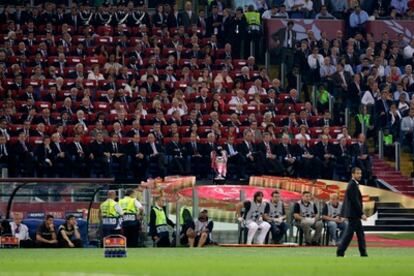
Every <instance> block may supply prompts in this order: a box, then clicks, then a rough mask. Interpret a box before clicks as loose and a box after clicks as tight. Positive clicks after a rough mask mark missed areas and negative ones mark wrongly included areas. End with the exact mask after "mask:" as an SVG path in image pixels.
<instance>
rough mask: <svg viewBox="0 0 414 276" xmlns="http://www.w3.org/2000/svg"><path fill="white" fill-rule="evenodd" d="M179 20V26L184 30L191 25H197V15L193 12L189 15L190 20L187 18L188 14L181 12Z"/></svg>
mask: <svg viewBox="0 0 414 276" xmlns="http://www.w3.org/2000/svg"><path fill="white" fill-rule="evenodd" d="M179 17H180V19H181V24H182V25H183V26H184V27H185V28H189V27H191V25H193V24H196V25H197V23H198V15H197V13H195V12H192V13H191V18H190V17H189V16H188V13H187V12H185V11H182V12H181V13H180V16H179Z"/></svg>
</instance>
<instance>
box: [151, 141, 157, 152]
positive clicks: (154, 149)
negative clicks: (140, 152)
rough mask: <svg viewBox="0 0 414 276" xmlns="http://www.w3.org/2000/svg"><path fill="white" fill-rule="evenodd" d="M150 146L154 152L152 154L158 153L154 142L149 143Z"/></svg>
mask: <svg viewBox="0 0 414 276" xmlns="http://www.w3.org/2000/svg"><path fill="white" fill-rule="evenodd" d="M151 147H152V151H153V152H154V154H158V151H157V147H156V146H155V144H154V143H152V144H151Z"/></svg>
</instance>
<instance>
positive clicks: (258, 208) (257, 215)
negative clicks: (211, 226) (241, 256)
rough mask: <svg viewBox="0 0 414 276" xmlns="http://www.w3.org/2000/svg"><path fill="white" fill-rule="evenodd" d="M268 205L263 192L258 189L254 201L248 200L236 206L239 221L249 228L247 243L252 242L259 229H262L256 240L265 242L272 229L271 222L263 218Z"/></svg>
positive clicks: (261, 242)
mask: <svg viewBox="0 0 414 276" xmlns="http://www.w3.org/2000/svg"><path fill="white" fill-rule="evenodd" d="M266 205H267V204H266V203H265V202H263V193H262V192H260V191H258V192H255V193H254V195H253V200H252V201H250V200H247V201H245V202H241V203H239V204H237V206H236V215H237V219H238V221H239V222H240V223H244V224H245V226H246V227H247V229H248V233H247V242H246V243H247V244H252V242H253V238H254V236H255V234H256V232H257V230H260V234H259V235H258V236H257V240H256V241H257V243H258V244H263V243H264V240H265V238H266V235H267V232H269V229H270V224H269V223H268V222H266V221H264V220H263V214H264V213H265V208H266ZM242 208H244V212H243V216H242V214H241V211H242Z"/></svg>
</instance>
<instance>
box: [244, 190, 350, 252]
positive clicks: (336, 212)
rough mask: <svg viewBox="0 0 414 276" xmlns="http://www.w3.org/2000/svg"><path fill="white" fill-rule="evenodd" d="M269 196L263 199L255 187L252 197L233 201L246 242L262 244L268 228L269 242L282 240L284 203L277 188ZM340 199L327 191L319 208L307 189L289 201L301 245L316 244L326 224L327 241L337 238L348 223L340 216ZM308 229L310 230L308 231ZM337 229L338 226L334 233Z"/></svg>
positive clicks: (286, 225)
mask: <svg viewBox="0 0 414 276" xmlns="http://www.w3.org/2000/svg"><path fill="white" fill-rule="evenodd" d="M271 196H272V197H271V200H270V201H269V202H265V201H264V200H263V193H262V192H261V191H258V192H256V193H255V194H254V196H253V200H247V201H244V202H241V203H239V204H238V205H237V211H236V216H237V219H238V221H239V222H240V223H241V224H242V227H243V228H245V229H246V230H247V237H246V241H245V242H246V243H247V244H252V243H253V242H254V243H257V244H263V243H264V242H265V240H266V237H267V236H268V233H269V232H270V233H271V234H272V241H273V243H276V244H277V243H282V242H283V238H284V236H285V235H286V233H287V231H288V229H289V226H288V224H287V223H286V220H287V212H286V211H285V203H284V202H283V199H282V198H281V196H280V193H279V192H278V191H274V192H272V194H271ZM341 209H342V203H341V202H340V201H339V199H338V195H337V194H331V196H330V200H329V201H328V202H326V203H325V204H324V207H323V210H322V212H321V211H320V210H318V208H317V206H316V203H315V202H314V201H313V200H312V194H311V193H310V192H307V191H306V192H303V194H302V199H301V200H299V201H298V202H296V203H295V204H294V205H293V219H294V220H293V221H294V222H293V223H294V224H295V225H296V226H297V227H299V228H300V229H301V231H302V232H303V235H304V239H305V245H320V244H321V234H322V230H323V228H324V223H325V224H326V229H327V231H328V237H329V244H330V245H336V244H338V243H340V242H341V239H342V238H343V235H344V233H345V229H346V227H347V225H348V222H347V220H346V219H344V218H343V217H341ZM312 229H314V230H315V231H314V234H313V235H312ZM337 230H340V232H339V233H338V231H337Z"/></svg>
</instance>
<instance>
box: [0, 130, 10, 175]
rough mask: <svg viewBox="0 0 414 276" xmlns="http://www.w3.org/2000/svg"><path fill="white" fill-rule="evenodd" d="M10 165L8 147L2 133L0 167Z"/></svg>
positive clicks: (0, 138)
mask: <svg viewBox="0 0 414 276" xmlns="http://www.w3.org/2000/svg"><path fill="white" fill-rule="evenodd" d="M9 167H10V156H9V148H8V145H7V139H6V137H5V136H4V135H0V169H3V168H6V169H9Z"/></svg>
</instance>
